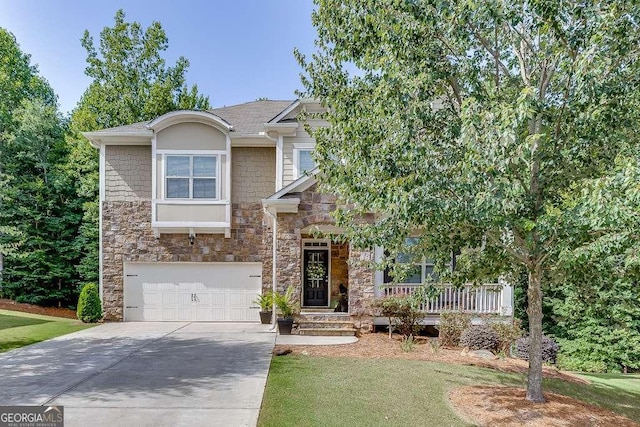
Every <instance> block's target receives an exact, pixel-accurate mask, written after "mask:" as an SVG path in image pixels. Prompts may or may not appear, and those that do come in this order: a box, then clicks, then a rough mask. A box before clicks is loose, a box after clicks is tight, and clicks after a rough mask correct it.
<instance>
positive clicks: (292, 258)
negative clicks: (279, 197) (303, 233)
mask: <svg viewBox="0 0 640 427" xmlns="http://www.w3.org/2000/svg"><path fill="white" fill-rule="evenodd" d="M295 220H296V218H295V215H292V214H280V215H279V216H278V233H277V242H276V246H277V256H276V277H277V284H278V291H280V292H284V291H286V290H287V288H288V287H289V285H293V287H294V288H295V289H296V292H295V294H294V299H295V300H297V301H299V300H300V297H301V295H302V262H301V259H302V243H301V239H300V229H299V228H295V224H294V222H295Z"/></svg>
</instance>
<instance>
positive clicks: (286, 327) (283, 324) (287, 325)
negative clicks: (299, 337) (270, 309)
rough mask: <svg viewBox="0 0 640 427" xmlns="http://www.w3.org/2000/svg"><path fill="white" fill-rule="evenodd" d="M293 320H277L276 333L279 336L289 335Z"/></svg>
mask: <svg viewBox="0 0 640 427" xmlns="http://www.w3.org/2000/svg"><path fill="white" fill-rule="evenodd" d="M292 328H293V319H278V332H280V335H291V329H292Z"/></svg>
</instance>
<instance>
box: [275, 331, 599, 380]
mask: <svg viewBox="0 0 640 427" xmlns="http://www.w3.org/2000/svg"><path fill="white" fill-rule="evenodd" d="M400 339H401V338H400V336H398V335H393V337H392V338H391V339H389V335H388V334H386V333H373V334H365V335H363V336H361V337H360V339H359V341H358V342H357V343H354V344H350V345H333V346H332V345H327V346H277V347H276V350H284V349H290V350H291V351H292V352H293V353H294V354H303V355H313V356H329V357H356V358H366V359H376V358H384V359H386V358H396V359H410V360H428V361H433V362H444V363H454V364H459V365H470V366H481V367H485V368H491V369H496V370H498V371H501V372H511V373H519V374H526V373H527V370H528V368H529V364H528V362H527V361H525V360H520V359H513V358H507V357H496V358H495V359H489V360H488V359H482V358H478V357H474V356H473V355H471V354H463V352H462V351H461V350H460V349H448V348H440V347H438V344H437V342H438V341H437V339H435V338H427V337H424V338H418V339H417V345H416V346H415V348H414V350H413V351H409V352H405V351H403V350H402V348H401V347H400ZM543 374H544V376H545V378H558V379H562V380H563V381H569V382H574V383H579V384H588V381H587V380H585V379H583V378H580V377H579V376H577V375H574V374H572V373H569V372H563V371H560V370H559V369H557V368H555V367H553V366H545V367H544V368H543Z"/></svg>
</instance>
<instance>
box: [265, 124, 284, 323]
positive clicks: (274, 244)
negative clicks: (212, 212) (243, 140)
mask: <svg viewBox="0 0 640 427" xmlns="http://www.w3.org/2000/svg"><path fill="white" fill-rule="evenodd" d="M261 133H262V134H263V135H264V137H265V138H267V139H268V140H270V141H273V142H275V143H276V155H277V153H278V148H277V145H278V140H279V139H280V138H278V139H276V138H273V137H271V136H269V132H261ZM276 163H277V159H276ZM277 179H278V177H277V176H276V181H277ZM276 191H277V189H276ZM264 212H265V213H266V214H267V216H268V217H269V218H271V219H272V220H273V226H272V227H271V234H272V237H271V249H272V253H271V291H272V292H273V296H274V297H275V295H276V292H277V290H276V289H277V286H276V255H277V253H278V243H277V242H278V239H277V234H278V217H277V216H276V214H274V213H273V212H271V211H270V210H269V208H267V207H266V206H265V207H264ZM272 304H273V305H272V311H273V315H272V316H271V330H272V331H274V330H275V329H276V318H277V313H278V312H277V311H276V300H275V298H273V302H272Z"/></svg>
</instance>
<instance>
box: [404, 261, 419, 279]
mask: <svg viewBox="0 0 640 427" xmlns="http://www.w3.org/2000/svg"><path fill="white" fill-rule="evenodd" d="M402 283H422V266H421V265H419V264H418V265H414V266H413V268H412V269H411V270H410V271H409V272H408V273H407V276H406V277H405V279H404V280H403V281H402Z"/></svg>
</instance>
